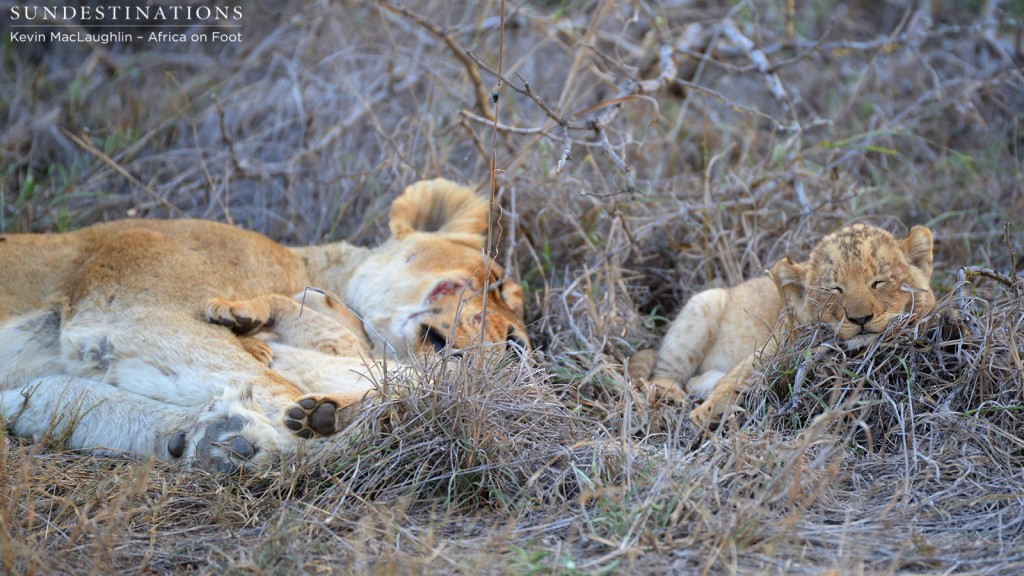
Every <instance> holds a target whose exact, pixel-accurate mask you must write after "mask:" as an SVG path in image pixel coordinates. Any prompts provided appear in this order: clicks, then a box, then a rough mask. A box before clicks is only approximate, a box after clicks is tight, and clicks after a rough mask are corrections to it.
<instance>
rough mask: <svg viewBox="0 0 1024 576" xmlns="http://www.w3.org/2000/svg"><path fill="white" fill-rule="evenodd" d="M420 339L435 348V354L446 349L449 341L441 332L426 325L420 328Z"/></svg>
mask: <svg viewBox="0 0 1024 576" xmlns="http://www.w3.org/2000/svg"><path fill="white" fill-rule="evenodd" d="M420 338H422V339H423V340H425V341H426V342H427V343H428V344H430V345H431V346H433V347H434V352H438V353H440V352H442V351H443V350H444V347H445V346H447V345H448V339H447V338H445V337H444V336H442V335H441V333H440V332H438V331H437V330H434V329H433V328H431V327H430V326H427V325H426V324H424V325H423V326H420Z"/></svg>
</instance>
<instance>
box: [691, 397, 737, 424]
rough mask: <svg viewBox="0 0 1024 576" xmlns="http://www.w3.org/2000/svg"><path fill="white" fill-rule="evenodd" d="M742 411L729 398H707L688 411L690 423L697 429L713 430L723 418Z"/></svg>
mask: <svg viewBox="0 0 1024 576" xmlns="http://www.w3.org/2000/svg"><path fill="white" fill-rule="evenodd" d="M740 411H742V408H740V407H739V406H737V405H736V404H735V403H734V402H733V400H732V399H730V398H721V399H716V398H708V399H707V400H705V401H704V403H702V404H701V405H700V406H697V407H696V408H694V409H693V410H691V411H690V416H689V418H690V422H692V423H693V424H694V425H695V426H697V427H699V428H705V429H714V428H715V427H716V426H717V425H718V423H719V422H721V421H722V420H723V418H727V417H729V416H732V415H733V414H734V413H735V412H740Z"/></svg>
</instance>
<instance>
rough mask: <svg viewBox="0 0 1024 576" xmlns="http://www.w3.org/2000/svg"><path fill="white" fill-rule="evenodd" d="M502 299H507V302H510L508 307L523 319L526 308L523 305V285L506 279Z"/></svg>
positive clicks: (502, 286)
mask: <svg viewBox="0 0 1024 576" xmlns="http://www.w3.org/2000/svg"><path fill="white" fill-rule="evenodd" d="M501 299H502V300H504V301H505V304H508V307H509V308H510V309H511V310H512V312H514V313H515V315H516V317H517V318H519V319H520V320H522V319H523V314H524V313H525V312H526V310H525V307H524V305H523V287H522V286H521V285H519V284H518V283H517V282H513V281H512V280H505V282H504V283H503V284H502V285H501Z"/></svg>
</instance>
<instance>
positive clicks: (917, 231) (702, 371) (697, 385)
mask: <svg viewBox="0 0 1024 576" xmlns="http://www.w3.org/2000/svg"><path fill="white" fill-rule="evenodd" d="M931 275H932V234H931V232H930V231H929V230H928V229H927V228H925V227H924V226H914V227H913V228H911V229H910V232H909V233H908V234H907V237H906V238H903V239H901V240H897V239H895V238H894V237H893V236H892V235H891V234H890V233H888V232H886V231H885V230H882V229H881V228H877V227H875V226H870V225H865V224H855V225H852V226H848V227H845V228H842V229H841V230H839V231H837V232H835V233H832V234H830V235H828V236H826V237H825V238H823V239H822V240H821V242H819V243H818V244H817V246H815V248H814V250H813V251H812V252H811V255H810V258H809V259H808V261H807V262H804V263H802V264H798V263H795V262H793V261H792V260H790V259H789V258H784V259H782V260H780V261H779V262H777V263H776V264H775V266H773V267H772V271H771V275H770V276H764V277H760V278H755V279H753V280H748V281H747V282H744V283H743V284H740V285H738V286H735V287H733V288H728V289H722V288H715V289H711V290H705V291H704V292H700V293H699V294H696V295H695V296H693V297H692V298H691V299H690V301H689V302H688V303H687V304H686V306H685V307H684V308H683V310H682V311H681V312H680V313H679V316H678V317H677V318H676V319H675V320H674V321H673V322H672V324H671V326H670V327H669V330H668V333H667V334H666V335H665V340H664V341H663V342H662V345H661V347H660V349H659V350H658V353H657V359H656V361H655V364H654V369H653V378H652V379H651V384H652V385H653V386H654V387H655V388H656V391H657V392H658V393H663V394H669V395H673V396H677V397H682V396H684V391H685V392H686V393H689V394H692V395H694V396H697V397H699V398H703V399H704V402H703V403H702V404H701V405H699V406H698V407H696V408H695V409H694V410H692V411H691V412H690V420H691V421H692V422H694V423H695V424H697V425H699V426H708V425H710V424H712V423H713V422H714V421H715V420H717V419H718V418H719V417H721V416H722V415H723V414H725V413H727V412H729V411H731V409H732V408H733V406H734V403H735V401H736V398H737V396H738V395H739V394H740V392H742V391H743V390H744V389H745V388H746V387H747V386H748V385H749V383H750V380H751V378H752V376H753V370H754V360H755V356H756V354H757V353H758V351H762V350H763V351H764V352H765V353H767V354H770V353H773V352H774V350H775V346H776V344H775V342H774V340H773V339H771V338H770V337H771V334H772V332H773V329H774V327H775V326H776V324H777V323H778V321H779V319H780V314H781V312H782V310H783V308H784V306H789V307H790V308H791V309H792V311H793V316H794V318H795V321H796V322H797V323H798V324H799V325H809V324H815V323H824V324H826V325H828V326H830V327H831V329H832V330H834V332H835V335H836V338H837V340H839V341H840V342H841V343H842V344H843V345H844V346H845V347H847V348H851V349H853V348H859V347H862V346H865V345H866V344H868V343H870V342H871V340H872V339H874V338H876V337H877V336H878V334H879V333H880V332H882V331H883V330H885V327H886V325H887V324H888V323H889V321H890V320H892V319H893V318H894V317H896V316H898V315H901V314H917V315H920V314H924V313H926V312H928V311H929V310H931V309H932V307H933V306H934V305H935V295H934V294H933V293H932V290H931V287H930V282H931ZM783 299H785V300H783ZM638 360H639V361H638V362H636V366H635V367H634V368H633V369H631V373H632V374H633V375H634V376H643V375H644V374H643V372H644V371H645V368H646V367H644V366H643V361H642V359H640V358H638ZM648 365H649V364H648ZM648 374H649V371H648Z"/></svg>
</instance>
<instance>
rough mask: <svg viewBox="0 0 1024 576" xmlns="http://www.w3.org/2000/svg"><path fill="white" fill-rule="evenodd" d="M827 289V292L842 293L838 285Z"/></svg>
mask: <svg viewBox="0 0 1024 576" xmlns="http://www.w3.org/2000/svg"><path fill="white" fill-rule="evenodd" d="M828 291H829V292H835V293H836V294H842V293H843V289H842V288H840V287H839V286H833V287H831V288H829V289H828Z"/></svg>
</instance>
